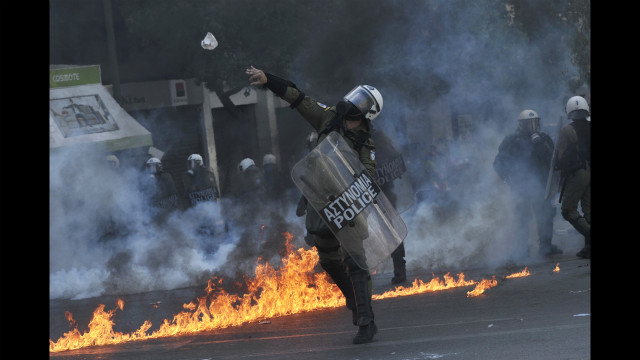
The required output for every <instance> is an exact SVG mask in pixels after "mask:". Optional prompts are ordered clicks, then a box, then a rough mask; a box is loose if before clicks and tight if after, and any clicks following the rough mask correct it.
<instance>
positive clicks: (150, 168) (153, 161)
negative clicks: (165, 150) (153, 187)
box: [146, 157, 162, 174]
mask: <svg viewBox="0 0 640 360" xmlns="http://www.w3.org/2000/svg"><path fill="white" fill-rule="evenodd" d="M146 168H147V172H148V173H150V174H157V173H159V172H160V171H162V163H161V162H160V159H158V158H156V157H152V158H150V159H149V160H147V163H146Z"/></svg>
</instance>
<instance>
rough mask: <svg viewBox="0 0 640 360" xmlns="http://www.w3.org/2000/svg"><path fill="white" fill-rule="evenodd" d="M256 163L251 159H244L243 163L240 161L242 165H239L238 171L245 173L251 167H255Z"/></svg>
mask: <svg viewBox="0 0 640 360" xmlns="http://www.w3.org/2000/svg"><path fill="white" fill-rule="evenodd" d="M255 165H256V163H255V162H254V161H253V160H252V159H250V158H244V159H242V161H240V163H239V164H238V169H240V171H241V172H245V171H247V169H248V168H249V167H251V166H255Z"/></svg>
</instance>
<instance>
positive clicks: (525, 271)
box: [506, 266, 531, 279]
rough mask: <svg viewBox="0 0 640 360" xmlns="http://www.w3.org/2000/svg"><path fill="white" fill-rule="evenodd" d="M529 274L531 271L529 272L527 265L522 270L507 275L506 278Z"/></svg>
mask: <svg viewBox="0 0 640 360" xmlns="http://www.w3.org/2000/svg"><path fill="white" fill-rule="evenodd" d="M529 275H531V273H530V272H529V269H527V267H526V266H525V267H524V270H522V271H520V272H518V273H514V274H511V275H507V276H506V278H507V279H512V278H517V277H524V276H529Z"/></svg>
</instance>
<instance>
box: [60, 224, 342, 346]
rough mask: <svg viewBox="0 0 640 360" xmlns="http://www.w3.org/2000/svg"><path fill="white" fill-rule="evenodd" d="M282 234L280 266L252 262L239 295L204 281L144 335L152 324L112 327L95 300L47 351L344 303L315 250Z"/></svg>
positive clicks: (182, 331) (209, 327)
mask: <svg viewBox="0 0 640 360" xmlns="http://www.w3.org/2000/svg"><path fill="white" fill-rule="evenodd" d="M283 235H284V236H285V237H286V244H285V246H286V250H287V251H286V254H285V256H284V257H283V259H282V267H281V268H280V269H278V270H276V269H274V268H273V267H272V266H271V265H270V264H269V263H268V262H265V263H263V264H260V263H259V264H257V266H256V270H255V277H254V278H253V279H248V280H247V281H246V286H247V291H246V293H245V294H244V295H242V296H238V295H234V294H229V293H227V292H226V291H225V290H223V289H222V288H220V287H219V285H220V284H221V283H222V279H219V280H218V279H210V280H209V282H208V284H207V288H206V292H207V295H205V296H202V297H200V298H198V299H197V301H195V302H191V303H188V304H184V305H183V307H184V308H185V310H187V311H183V312H180V313H179V314H177V315H175V316H174V317H173V320H171V321H169V320H167V319H165V320H164V323H162V324H161V325H160V327H159V328H158V330H156V331H154V332H153V333H151V334H147V331H148V330H149V329H150V328H151V326H152V324H151V322H149V321H145V322H144V323H143V324H142V326H140V328H139V329H138V330H136V331H135V332H133V333H130V334H123V333H121V332H115V331H113V325H114V323H113V321H112V320H111V319H112V317H113V315H114V312H115V310H111V311H105V310H104V308H105V306H104V305H102V304H101V305H99V306H98V308H97V309H96V310H95V311H94V312H93V319H92V320H91V322H90V324H89V331H88V332H85V333H83V334H81V333H80V331H78V329H77V327H75V328H74V329H73V330H72V331H69V332H67V333H65V334H64V336H63V337H62V338H60V339H58V341H56V342H53V341H52V340H49V351H50V352H58V351H65V350H73V349H80V348H83V347H88V346H97V345H107V344H119V343H123V342H128V341H133V340H143V339H152V338H159V337H166V336H176V335H185V334H192V333H197V332H201V331H207V330H214V329H220V328H226V327H229V326H236V325H241V324H245V323H248V322H252V321H257V320H260V319H264V318H271V317H276V316H282V315H289V314H295V313H300V312H304V311H310V310H315V309H322V308H332V307H338V306H344V305H345V300H344V297H343V296H342V293H341V292H340V289H338V287H337V286H336V285H335V284H333V282H330V280H329V277H328V275H327V274H326V273H324V272H322V273H315V271H314V267H315V265H316V264H317V262H318V253H317V252H316V251H315V250H304V249H302V248H300V249H298V251H297V252H295V251H294V250H293V246H292V245H291V240H292V238H293V235H291V234H289V233H284V234H283ZM259 261H260V259H259ZM123 306H124V302H123V301H121V300H120V301H119V302H118V307H119V308H120V309H122V308H123ZM69 318H71V314H69V315H68V319H69Z"/></svg>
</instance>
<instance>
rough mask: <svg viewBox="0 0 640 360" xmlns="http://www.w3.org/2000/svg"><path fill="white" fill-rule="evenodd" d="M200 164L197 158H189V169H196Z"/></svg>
mask: <svg viewBox="0 0 640 360" xmlns="http://www.w3.org/2000/svg"><path fill="white" fill-rule="evenodd" d="M198 165H200V161H199V160H197V159H191V160H188V168H189V170H194V169H195V168H196V167H197V166H198Z"/></svg>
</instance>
